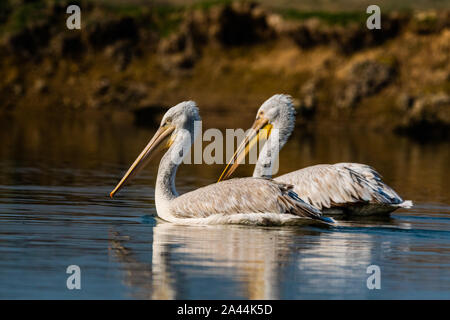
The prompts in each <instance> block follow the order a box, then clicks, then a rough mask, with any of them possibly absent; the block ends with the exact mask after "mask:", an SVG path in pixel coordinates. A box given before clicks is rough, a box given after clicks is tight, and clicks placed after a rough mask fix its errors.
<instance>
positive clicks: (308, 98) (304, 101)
mask: <svg viewBox="0 0 450 320" xmlns="http://www.w3.org/2000/svg"><path fill="white" fill-rule="evenodd" d="M317 84H318V81H317V80H316V79H311V80H309V81H307V82H306V83H305V84H304V85H303V87H302V89H301V90H300V97H301V98H300V100H299V103H298V108H297V111H298V113H299V114H300V115H301V116H304V117H311V116H312V115H313V114H314V112H315V111H316V107H317Z"/></svg>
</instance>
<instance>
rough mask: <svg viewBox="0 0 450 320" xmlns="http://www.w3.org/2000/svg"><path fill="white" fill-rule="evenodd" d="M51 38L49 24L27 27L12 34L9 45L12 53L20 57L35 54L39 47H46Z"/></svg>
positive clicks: (8, 39) (8, 40)
mask: <svg viewBox="0 0 450 320" xmlns="http://www.w3.org/2000/svg"><path fill="white" fill-rule="evenodd" d="M49 40H50V27H49V25H48V24H41V25H35V26H31V27H27V28H25V29H23V30H22V31H19V32H17V33H13V34H11V35H10V36H9V37H8V38H7V40H6V43H7V47H8V49H9V50H10V52H11V53H13V54H14V55H16V56H20V57H27V58H28V57H32V56H35V55H36V54H37V53H38V51H39V49H41V48H43V47H46V46H47V45H48V43H49Z"/></svg>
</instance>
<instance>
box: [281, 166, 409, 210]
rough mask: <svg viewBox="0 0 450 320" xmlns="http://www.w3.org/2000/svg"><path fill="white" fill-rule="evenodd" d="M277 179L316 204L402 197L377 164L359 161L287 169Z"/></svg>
mask: <svg viewBox="0 0 450 320" xmlns="http://www.w3.org/2000/svg"><path fill="white" fill-rule="evenodd" d="M275 180H276V181H279V182H284V183H289V184H293V185H294V186H295V187H294V191H295V192H296V193H297V194H298V195H299V197H300V198H301V199H302V200H303V201H305V202H307V203H309V204H311V205H313V206H315V207H316V208H319V209H322V208H330V207H332V206H345V205H348V204H350V203H358V202H361V203H378V204H387V205H397V204H400V203H402V202H403V200H402V198H401V197H400V196H399V195H398V194H397V193H396V192H395V191H394V190H393V189H392V188H391V187H389V186H388V185H386V184H385V183H384V182H383V181H382V179H381V176H380V174H379V173H378V172H377V171H375V169H374V168H372V167H370V166H368V165H365V164H359V163H336V164H333V165H330V164H320V165H315V166H311V167H307V168H304V169H300V170H297V171H293V172H290V173H287V174H285V175H282V176H279V177H277V178H275Z"/></svg>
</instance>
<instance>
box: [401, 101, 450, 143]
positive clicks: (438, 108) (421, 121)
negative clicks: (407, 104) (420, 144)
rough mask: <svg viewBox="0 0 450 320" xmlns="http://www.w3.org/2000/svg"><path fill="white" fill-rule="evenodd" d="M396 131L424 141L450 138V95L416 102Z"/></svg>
mask: <svg viewBox="0 0 450 320" xmlns="http://www.w3.org/2000/svg"><path fill="white" fill-rule="evenodd" d="M396 131H397V132H399V133H402V134H406V135H408V136H411V137H413V138H416V139H419V140H424V139H428V138H433V139H439V138H441V139H447V138H448V137H449V136H450V95H448V94H447V93H443V92H441V93H436V94H431V95H425V96H422V97H419V98H417V99H416V100H415V102H414V104H413V106H412V108H411V109H410V111H409V112H407V113H406V116H405V118H404V119H403V121H402V123H401V124H400V125H399V126H398V127H397V128H396Z"/></svg>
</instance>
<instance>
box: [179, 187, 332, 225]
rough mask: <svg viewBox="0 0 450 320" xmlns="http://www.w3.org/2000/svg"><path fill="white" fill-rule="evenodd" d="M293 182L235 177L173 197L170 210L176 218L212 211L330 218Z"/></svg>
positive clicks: (202, 215)
mask: <svg viewBox="0 0 450 320" xmlns="http://www.w3.org/2000/svg"><path fill="white" fill-rule="evenodd" d="M292 189H293V186H292V185H288V184H285V183H280V182H275V181H274V180H271V179H264V178H235V179H231V180H226V181H222V182H219V183H215V184H211V185H208V186H206V187H202V188H199V189H197V190H194V191H191V192H188V193H185V194H183V195H181V196H179V197H178V198H176V199H174V200H173V201H172V202H171V204H170V210H171V212H172V214H174V215H175V216H176V217H178V218H192V217H198V218H203V217H208V216H210V215H212V214H235V213H266V212H271V213H290V214H294V215H298V216H301V217H308V218H312V219H318V220H322V221H325V222H330V221H329V220H328V219H327V218H325V217H322V214H321V212H320V211H319V210H317V209H315V208H314V207H312V206H311V205H309V204H307V203H305V202H304V201H302V200H301V199H300V198H298V196H297V195H296V194H295V192H293V191H292Z"/></svg>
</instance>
